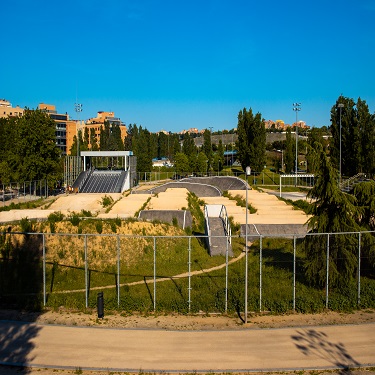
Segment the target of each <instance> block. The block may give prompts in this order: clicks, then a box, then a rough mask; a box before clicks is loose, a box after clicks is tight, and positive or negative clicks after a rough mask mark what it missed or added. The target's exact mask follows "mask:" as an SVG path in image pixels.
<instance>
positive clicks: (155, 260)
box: [154, 237, 156, 311]
mask: <svg viewBox="0 0 375 375" xmlns="http://www.w3.org/2000/svg"><path fill="white" fill-rule="evenodd" d="M154 311H156V237H154Z"/></svg>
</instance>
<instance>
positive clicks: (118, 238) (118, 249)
mask: <svg viewBox="0 0 375 375" xmlns="http://www.w3.org/2000/svg"><path fill="white" fill-rule="evenodd" d="M120 252H121V247H120V236H119V235H117V307H120Z"/></svg>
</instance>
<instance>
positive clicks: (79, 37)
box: [0, 0, 375, 132]
mask: <svg viewBox="0 0 375 375" xmlns="http://www.w3.org/2000/svg"><path fill="white" fill-rule="evenodd" d="M1 12H2V17H1V23H0V32H1V35H2V52H1V55H0V98H5V99H7V100H9V101H10V102H11V103H12V104H13V105H14V106H15V105H20V106H21V107H25V106H27V107H29V108H36V107H37V106H38V104H39V103H40V102H44V103H48V104H55V105H56V107H57V110H58V112H60V113H64V112H68V113H69V114H70V115H71V117H73V118H76V116H75V113H74V103H75V102H76V100H77V98H78V102H79V103H82V104H83V113H82V115H81V116H82V117H81V118H85V119H86V118H90V117H95V116H96V112H97V111H113V112H115V115H116V116H118V117H121V119H122V121H124V122H125V123H126V124H129V123H133V124H134V123H135V124H137V125H142V126H143V127H146V128H147V129H148V130H150V131H152V132H155V131H159V130H162V129H164V130H168V131H173V132H178V131H181V130H183V129H188V128H191V127H196V128H198V129H205V128H209V127H213V130H214V131H215V130H218V129H220V130H221V129H231V128H233V127H236V126H237V115H238V112H239V111H240V110H241V109H243V108H247V109H249V108H252V109H253V111H254V112H260V113H261V114H262V116H263V118H265V119H266V120H268V119H271V120H277V119H282V120H284V121H285V122H286V123H292V122H294V121H295V118H296V116H295V112H293V110H292V103H293V102H300V103H301V104H302V110H301V111H300V112H299V114H298V120H304V121H306V123H307V124H308V125H310V126H322V125H329V124H330V122H329V118H330V108H331V107H332V105H333V104H334V103H335V101H336V99H337V98H338V96H339V95H340V94H343V95H344V96H347V97H350V98H353V99H355V100H356V99H357V98H358V97H361V98H362V99H364V100H366V101H367V103H368V105H369V108H370V112H371V113H373V112H374V111H375V74H374V67H375V48H374V44H375V22H374V19H375V0H356V1H348V0H341V1H336V0H328V1H327V0H325V1H322V0H315V1H309V2H307V1H274V0H271V1H264V2H263V1H262V2H261V1H252V0H248V1H245V0H229V1H227V0H217V1H208V0H206V1H205V0H199V1H198V0H189V1H178V0H174V1H172V0H166V1H151V0H132V1H128V0H123V1H121V0H107V1H98V0H91V1H88V0H85V1H82V0H74V1H73V0H64V1H54V0H52V1H51V0H49V1H47V0H33V1H31V0H28V1H26V0H13V1H7V2H4V4H2V5H1Z"/></svg>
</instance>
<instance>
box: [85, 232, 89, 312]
mask: <svg viewBox="0 0 375 375" xmlns="http://www.w3.org/2000/svg"><path fill="white" fill-rule="evenodd" d="M87 273H88V265H87V234H85V291H86V309H87V308H88V307H89V286H88V279H87V276H88V275H87Z"/></svg>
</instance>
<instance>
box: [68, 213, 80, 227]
mask: <svg viewBox="0 0 375 375" xmlns="http://www.w3.org/2000/svg"><path fill="white" fill-rule="evenodd" d="M69 221H70V222H71V223H72V225H74V226H75V227H78V225H79V223H80V222H81V219H80V217H79V216H78V214H76V213H73V214H72V215H71V216H70V218H69Z"/></svg>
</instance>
